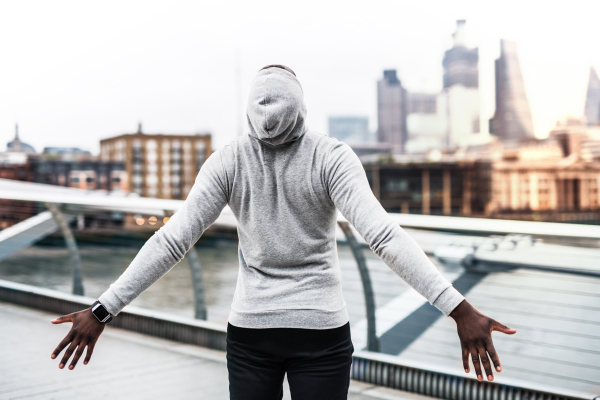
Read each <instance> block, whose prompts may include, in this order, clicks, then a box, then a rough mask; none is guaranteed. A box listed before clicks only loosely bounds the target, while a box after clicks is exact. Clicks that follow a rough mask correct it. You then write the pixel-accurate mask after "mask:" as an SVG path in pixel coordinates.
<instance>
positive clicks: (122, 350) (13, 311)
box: [0, 302, 426, 400]
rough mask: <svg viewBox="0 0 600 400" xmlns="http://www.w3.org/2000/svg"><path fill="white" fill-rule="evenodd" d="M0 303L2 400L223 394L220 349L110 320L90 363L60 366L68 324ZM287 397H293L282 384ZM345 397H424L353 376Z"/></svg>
mask: <svg viewBox="0 0 600 400" xmlns="http://www.w3.org/2000/svg"><path fill="white" fill-rule="evenodd" d="M55 317H56V315H54V314H50V313H47V312H43V311H37V310H32V309H28V308H24V307H20V306H15V305H12V304H8V303H3V302H0V321H2V322H1V324H0V359H1V360H2V362H1V363H0V400H5V399H6V400H8V399H11V400H12V399H14V400H16V399H61V400H63V399H86V400H94V399H111V400H116V399H128V400H135V399H177V400H179V399H182V400H184V399H203V400H213V399H215V400H216V399H223V400H225V399H228V382H227V369H226V365H225V354H224V353H223V352H219V351H213V350H208V349H204V348H201V347H197V346H191V345H184V344H180V343H176V342H171V341H168V340H163V339H157V338H153V337H149V336H145V335H141V334H137V333H132V332H128V331H124V330H120V329H116V328H112V327H110V326H107V328H106V330H105V331H104V333H103V334H102V336H101V338H100V340H99V341H98V344H97V345H96V349H95V352H94V356H93V358H92V360H91V361H90V363H89V365H83V364H82V360H80V362H79V365H78V366H77V368H75V370H73V371H69V370H67V369H64V370H60V369H58V361H57V360H52V359H51V358H50V354H51V353H52V350H53V349H54V348H55V347H56V345H57V344H58V343H59V342H60V340H61V339H62V338H63V337H64V335H65V334H66V333H67V332H68V330H69V328H70V324H64V325H58V326H54V325H52V324H51V323H50V320H51V319H53V318H55ZM285 390H286V394H285V396H284V399H290V396H289V389H288V388H287V386H286V387H285ZM348 399H350V400H373V399H389V400H400V399H402V400H422V399H426V397H424V396H419V395H414V394H410V393H405V392H400V391H396V390H391V389H385V388H378V387H374V386H371V385H367V384H364V383H360V382H352V384H351V386H350V393H349V396H348Z"/></svg>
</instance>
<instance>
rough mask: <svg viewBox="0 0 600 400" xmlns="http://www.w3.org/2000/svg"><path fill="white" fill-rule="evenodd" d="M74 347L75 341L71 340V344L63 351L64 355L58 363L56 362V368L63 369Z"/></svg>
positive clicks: (75, 346)
mask: <svg viewBox="0 0 600 400" xmlns="http://www.w3.org/2000/svg"><path fill="white" fill-rule="evenodd" d="M76 348H77V343H75V342H71V345H70V346H69V348H68V349H67V351H65V355H64V356H63V358H62V360H61V361H60V364H58V368H60V369H63V368H64V367H65V365H66V364H67V361H69V358H71V355H72V354H73V352H74V351H75V349H76Z"/></svg>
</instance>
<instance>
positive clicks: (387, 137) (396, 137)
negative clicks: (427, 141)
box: [377, 69, 408, 153]
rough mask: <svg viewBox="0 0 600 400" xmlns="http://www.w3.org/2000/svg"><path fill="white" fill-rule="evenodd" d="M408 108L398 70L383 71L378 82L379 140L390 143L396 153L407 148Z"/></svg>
mask: <svg viewBox="0 0 600 400" xmlns="http://www.w3.org/2000/svg"><path fill="white" fill-rule="evenodd" d="M407 109H408V107H407V94H406V89H404V88H403V87H402V83H401V82H400V80H399V79H398V76H397V75H396V70H395V69H390V70H386V71H383V79H381V80H380V81H379V82H377V141H378V142H380V143H388V144H390V145H391V146H392V149H393V152H394V153H402V152H404V150H405V149H404V145H405V143H406V141H407V139H408V134H407V130H406V114H407Z"/></svg>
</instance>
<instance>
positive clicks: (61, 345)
mask: <svg viewBox="0 0 600 400" xmlns="http://www.w3.org/2000/svg"><path fill="white" fill-rule="evenodd" d="M69 343H71V333H70V332H69V334H68V335H67V336H65V338H64V339H63V340H62V341H61V342H60V343H59V344H58V346H57V347H56V349H54V351H53V352H52V355H51V356H50V358H51V359H53V360H54V359H55V358H56V357H58V355H59V354H60V352H61V351H63V349H64V348H65V347H67V345H68V344H69Z"/></svg>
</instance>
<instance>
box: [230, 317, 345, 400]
mask: <svg viewBox="0 0 600 400" xmlns="http://www.w3.org/2000/svg"><path fill="white" fill-rule="evenodd" d="M353 351H354V347H353V346H352V341H351V340H350V324H346V325H344V326H341V327H339V328H335V329H326V330H316V329H291V328H274V329H247V328H239V327H236V326H233V325H231V324H228V325H227V369H228V371H229V395H230V399H231V400H280V399H281V398H282V396H283V377H284V375H285V373H286V372H287V378H288V382H289V384H290V391H291V394H292V399H293V400H320V399H323V400H338V399H339V400H342V399H344V400H345V399H347V397H348V386H349V384H350V365H351V363H352V352H353Z"/></svg>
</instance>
